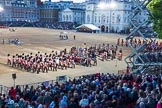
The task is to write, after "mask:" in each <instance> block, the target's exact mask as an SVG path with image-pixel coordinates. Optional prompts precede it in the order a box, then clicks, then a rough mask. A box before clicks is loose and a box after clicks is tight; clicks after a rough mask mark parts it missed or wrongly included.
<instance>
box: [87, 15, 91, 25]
mask: <svg viewBox="0 0 162 108" xmlns="http://www.w3.org/2000/svg"><path fill="white" fill-rule="evenodd" d="M87 22H88V23H89V22H90V15H87Z"/></svg>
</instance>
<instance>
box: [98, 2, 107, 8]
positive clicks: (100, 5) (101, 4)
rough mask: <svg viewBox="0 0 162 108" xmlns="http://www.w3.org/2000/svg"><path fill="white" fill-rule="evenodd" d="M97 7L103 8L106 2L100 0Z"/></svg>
mask: <svg viewBox="0 0 162 108" xmlns="http://www.w3.org/2000/svg"><path fill="white" fill-rule="evenodd" d="M97 7H99V8H100V9H105V8H106V4H105V3H103V2H101V3H99V4H98V6H97Z"/></svg>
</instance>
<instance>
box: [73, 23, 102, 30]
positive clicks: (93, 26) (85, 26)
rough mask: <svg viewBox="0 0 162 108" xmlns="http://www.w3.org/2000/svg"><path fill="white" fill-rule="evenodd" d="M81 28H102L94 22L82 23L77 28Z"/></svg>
mask: <svg viewBox="0 0 162 108" xmlns="http://www.w3.org/2000/svg"><path fill="white" fill-rule="evenodd" d="M79 28H89V29H91V30H100V28H98V27H97V26H95V25H93V24H82V25H80V26H78V27H76V29H79Z"/></svg>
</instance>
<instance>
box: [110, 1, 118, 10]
mask: <svg viewBox="0 0 162 108" xmlns="http://www.w3.org/2000/svg"><path fill="white" fill-rule="evenodd" d="M109 6H110V8H111V9H114V8H116V7H117V5H116V3H115V2H114V1H112V2H111V3H110V5H109Z"/></svg>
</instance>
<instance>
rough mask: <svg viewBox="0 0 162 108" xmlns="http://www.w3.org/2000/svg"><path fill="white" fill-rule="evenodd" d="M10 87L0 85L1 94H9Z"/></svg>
mask: <svg viewBox="0 0 162 108" xmlns="http://www.w3.org/2000/svg"><path fill="white" fill-rule="evenodd" d="M9 89H10V87H7V86H3V85H0V93H1V94H8V91H9Z"/></svg>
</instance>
